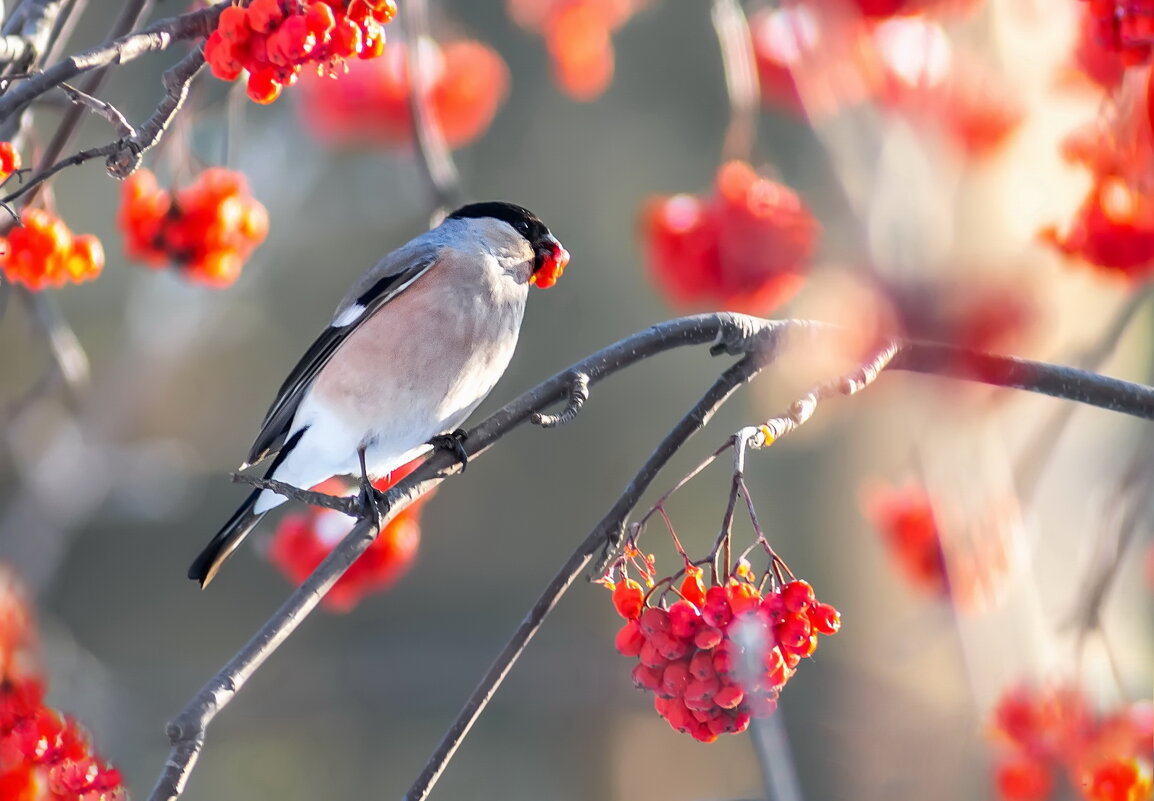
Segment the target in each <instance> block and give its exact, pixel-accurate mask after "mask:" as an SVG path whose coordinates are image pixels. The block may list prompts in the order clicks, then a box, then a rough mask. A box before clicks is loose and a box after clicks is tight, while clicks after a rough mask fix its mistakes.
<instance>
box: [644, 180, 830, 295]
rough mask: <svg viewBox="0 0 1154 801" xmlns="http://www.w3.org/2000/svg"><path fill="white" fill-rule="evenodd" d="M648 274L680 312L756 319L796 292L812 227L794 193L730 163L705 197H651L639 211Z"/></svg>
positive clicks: (810, 248)
mask: <svg viewBox="0 0 1154 801" xmlns="http://www.w3.org/2000/svg"><path fill="white" fill-rule="evenodd" d="M642 227H643V236H644V240H645V251H646V257H647V261H648V263H649V269H650V272H651V274H652V275H653V277H654V279H655V280H656V282H657V284H658V286H659V287H660V288H661V289H662V290H663V291H664V292H665V293H666V294H667V295H668V296H669V297H670V299H671V300H672V301H673V302H674V303H676V304H678V305H682V306H709V307H711V308H713V307H717V306H719V305H720V306H723V307H725V308H729V309H732V310H734V311H745V312H750V313H758V314H763V313H766V312H769V311H770V310H772V309H773V308H775V307H777V306H779V305H781V304H782V303H784V302H786V301H787V300H789V299H790V298H792V297H793V295H794V294H796V293H797V291H798V290H799V289H800V288H801V286H802V284H803V282H804V281H805V276H806V274H807V273H808V270H809V263H810V258H811V256H812V255H813V251H814V247H815V245H816V241H817V237H818V234H819V226H818V223H817V221H816V220H815V219H814V217H813V215H812V214H810V212H809V209H807V208H806V206H805V204H804V203H803V202H802V200H801V198H799V197H798V195H797V193H796V192H794V191H793V190H792V189H790V188H789V187H788V186H785V185H784V184H780V183H777V182H776V181H771V180H770V179H768V178H763V177H761V176H759V175H758V174H757V173H756V172H755V171H754V169H753V168H752V167H750V166H749V165H748V164H746V163H744V162H740V161H731V162H729V163H727V164H724V165H722V167H721V168H720V169H719V170H718V172H717V180H716V185H715V191H714V193H713V195H711V196H709V197H699V196H696V195H685V194H682V195H674V196H672V197H658V198H654V199H651V200H650V201H649V202H648V204H647V206H646V207H645V210H644V212H643V220H642Z"/></svg>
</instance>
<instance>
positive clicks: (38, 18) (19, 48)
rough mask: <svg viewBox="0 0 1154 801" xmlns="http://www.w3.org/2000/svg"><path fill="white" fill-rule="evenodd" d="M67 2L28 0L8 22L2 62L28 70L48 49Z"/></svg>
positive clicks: (0, 46)
mask: <svg viewBox="0 0 1154 801" xmlns="http://www.w3.org/2000/svg"><path fill="white" fill-rule="evenodd" d="M63 5H64V0H25V2H23V3H20V4H19V5H18V6H17V7H16V8H15V9H14V10H13V12H12V15H11V16H10V17H9V18H8V19H6V20H4V27H3V34H4V35H3V36H0V63H3V64H8V65H11V66H12V67H14V68H15V69H16V70H17V71H22V70H25V69H27V68H28V67H29V66H30V65H31V64H32V63H33V62H34V61H35V60H36V59H37V57H39V56H42V55H43V54H44V53H45V52H46V51H47V50H48V46H49V44H50V42H51V39H52V31H53V30H54V29H55V28H56V22H57V19H58V18H59V16H60V9H61V7H62V6H63Z"/></svg>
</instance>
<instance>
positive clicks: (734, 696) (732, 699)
mask: <svg viewBox="0 0 1154 801" xmlns="http://www.w3.org/2000/svg"><path fill="white" fill-rule="evenodd" d="M743 700H745V692H744V691H743V690H742V689H741V688H740V687H738V686H737V685H736V684H726V685H725V686H723V687H722V688H721V689H720V690H718V691H717V692H716V693H715V694H714V696H713V703H715V704H717V705H718V706H719V707H721V708H722V709H733V708H734V707H736V706H737V705H738V704H740V703H741V702H742V701H743Z"/></svg>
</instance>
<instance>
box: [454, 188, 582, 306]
mask: <svg viewBox="0 0 1154 801" xmlns="http://www.w3.org/2000/svg"><path fill="white" fill-rule="evenodd" d="M469 217H475V218H484V217H490V218H492V219H495V220H500V221H501V222H503V223H506V224H508V225H509V226H510V227H511V228H512V229H513V230H514V231H516V232H517V233H518V234H520V235H521V236H522V237H524V238H525V241H527V242H528V243H529V247H530V248H532V249H533V273H532V275H530V277H529V283H531V284H533V285H534V286H536V287H538V288H540V289H548V288H549V287H551V286H553V285H554V284H555V283H557V279H558V278H560V277H561V273H563V272H564V271H565V265H567V264H568V263H569V251H567V250H565V248H564V247H562V245H561V243H560V242H558V241H557V237H555V236H553V234H552V233H551V232H550V231H549V228H548V227H547V226H546V225H545V223H543V222H541V219H540V218H539V217H538V216H537V215H536V214H534V213H533V212H531V211H529V210H528V209H526V208H524V207H522V206H518V205H516V204H515V203H506V202H505V201H502V200H491V201H486V202H484V203H470V204H468V205H467V206H462V207H461V208H459V209H457V210H456V211H454V212H453V213H452V214H450V215H449V217H448V219H462V218H469Z"/></svg>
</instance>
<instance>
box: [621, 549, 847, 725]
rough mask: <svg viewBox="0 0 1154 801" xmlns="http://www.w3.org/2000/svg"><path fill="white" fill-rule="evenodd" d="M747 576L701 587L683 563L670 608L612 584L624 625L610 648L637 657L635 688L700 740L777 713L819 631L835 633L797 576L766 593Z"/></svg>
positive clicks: (624, 583) (834, 617)
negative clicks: (682, 575)
mask: <svg viewBox="0 0 1154 801" xmlns="http://www.w3.org/2000/svg"><path fill="white" fill-rule="evenodd" d="M750 578H751V577H749V576H748V574H742V571H741V570H739V571H737V574H735V575H734V576H733V577H732V578H730V579H729V580H728V581H726V582H725V583H723V584H714V585H713V586H710V587H709V588H706V587H705V584H704V581H703V580H702V570H701V568H698V567H695V566H693V565H688V566H687V568H686V574H685V578H684V579H683V580H682V582H681V586H680V588H679V592H680V595H681V598H680V599H679V600H677V601H676V602H674V603H673V604H671V605H670V606H669V607H668V608H664V607H662V606H653V605H649V604H648V603H647V601H646V595H645V592H644V590H643V588H642V586H641V584H640V583H638V582H637V581H635V580H633V579H629V578H623V579H621V580H620V581H618V582H616V583H614V584H613V604H614V607H615V608H616V609H617V612H618V614H620V615H621V616H622V617H624V618H625V619H626V623H625V625H624V626H623V627H622V628H621V630H620V631H619V632H618V633H617V638H616V646H617V650H618V651H620V652H621V653H622V654H624V655H625V656H629V657H637V659H638V664H637V666H636V667H635V668H633V683H634V684H635V685H636V686H637V687H638V688H640V689H642V690H645V691H647V692H651V693H653V695H654V700H653V705H654V707H655V708H656V710H657V713H658V714H659V715H661V717H663V718H665V720H666V721H667V722H668V723H669V725H670V726H672V727H673V728H674V729H676V730H677V731H681V732H685V733H687V734H690V735H692V736H693V737H694V738H695V739H697V740H700V741H701V742H713V741H714V740H716V739H717V737H718V736H719V735H721V734H726V733H738V732H742V731H745V729H746V728H748V726H749V722H750V720H751V719H752V718H763V717H767V716H769V715H770V714H772V713H773V711H774V710H775V709H776V708H777V698H778V694H779V693H780V692H781V689H782V688H783V687H784V686H785V684H786V682H788V681H789V679H790V678H791V677H792V676H793V674H794V673H795V672H796V670H797V666H798V664H799V663H800V662H801V660H802V659H803V658H805V657H808V656H812V655H813V653H814V651H815V650H816V649H817V641H818V637H817V635H818V634H834V633H835V632H837V630H838V629H839V628H840V627H841V615H840V614H839V613H838V611H837V610H836V609H834V608H833V607H832V606H830V605H829V604H826V603H820V602H818V600H817V599H816V598H815V597H814V593H813V587H811V586H810V585H809V584H808V583H807V582H805V581H799V580H794V581H790V582H789V583H786V584H784V585H777V586H774V587H773V589H772V590H770V592H768V593H766V594H765V595H764V596H763V595H762V594H761V592H760V591H759V589H758V587H757V585H756V584H754V583H753V581H752V580H750Z"/></svg>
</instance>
